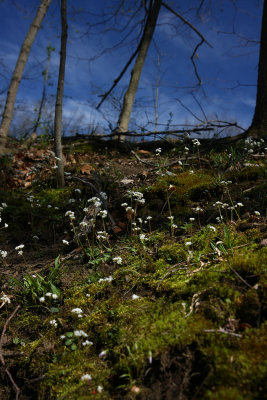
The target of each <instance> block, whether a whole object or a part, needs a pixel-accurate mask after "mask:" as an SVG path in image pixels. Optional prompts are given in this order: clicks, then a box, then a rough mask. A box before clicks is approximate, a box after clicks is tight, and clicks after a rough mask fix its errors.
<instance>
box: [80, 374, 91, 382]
mask: <svg viewBox="0 0 267 400" xmlns="http://www.w3.org/2000/svg"><path fill="white" fill-rule="evenodd" d="M91 379H92V377H91V375H90V374H84V375H83V376H81V381H90V380H91Z"/></svg>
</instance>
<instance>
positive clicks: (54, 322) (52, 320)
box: [49, 319, 57, 328]
mask: <svg viewBox="0 0 267 400" xmlns="http://www.w3.org/2000/svg"><path fill="white" fill-rule="evenodd" d="M49 324H50V325H52V326H54V327H55V328H56V327H57V321H56V320H55V319H51V321H49Z"/></svg>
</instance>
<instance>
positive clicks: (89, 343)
mask: <svg viewBox="0 0 267 400" xmlns="http://www.w3.org/2000/svg"><path fill="white" fill-rule="evenodd" d="M93 344H94V343H93V342H91V341H90V340H85V341H84V342H82V345H83V346H89V345H91V346H92V345H93Z"/></svg>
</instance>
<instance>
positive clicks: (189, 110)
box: [175, 99, 204, 123]
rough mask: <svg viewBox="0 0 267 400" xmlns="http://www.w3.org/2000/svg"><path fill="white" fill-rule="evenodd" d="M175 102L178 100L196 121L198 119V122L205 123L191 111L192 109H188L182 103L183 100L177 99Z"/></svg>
mask: <svg viewBox="0 0 267 400" xmlns="http://www.w3.org/2000/svg"><path fill="white" fill-rule="evenodd" d="M175 100H177V101H178V103H180V104H181V106H182V107H183V108H184V109H185V110H186V111H188V112H189V113H190V114H191V115H193V117H194V118H195V119H197V120H198V121H200V122H202V123H204V121H203V120H202V119H200V118H199V117H197V116H196V115H195V114H194V113H193V111H191V110H190V108H188V107H187V106H186V105H184V103H183V102H182V100H180V99H175Z"/></svg>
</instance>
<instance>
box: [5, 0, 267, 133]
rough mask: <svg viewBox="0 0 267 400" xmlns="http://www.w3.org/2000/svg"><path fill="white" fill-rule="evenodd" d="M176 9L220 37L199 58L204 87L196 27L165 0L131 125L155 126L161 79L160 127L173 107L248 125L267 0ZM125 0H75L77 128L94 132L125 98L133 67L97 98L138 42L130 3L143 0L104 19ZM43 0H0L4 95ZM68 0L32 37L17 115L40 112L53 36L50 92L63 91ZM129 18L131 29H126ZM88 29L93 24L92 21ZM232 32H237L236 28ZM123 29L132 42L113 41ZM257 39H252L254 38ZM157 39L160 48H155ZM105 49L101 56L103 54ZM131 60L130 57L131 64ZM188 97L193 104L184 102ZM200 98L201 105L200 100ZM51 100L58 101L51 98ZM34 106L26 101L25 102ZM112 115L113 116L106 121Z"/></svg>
mask: <svg viewBox="0 0 267 400" xmlns="http://www.w3.org/2000/svg"><path fill="white" fill-rule="evenodd" d="M166 2H167V3H168V4H169V5H170V6H171V7H172V8H173V9H174V10H176V11H177V12H178V13H180V14H182V15H183V16H184V17H185V18H186V19H187V20H188V21H190V22H191V23H192V24H193V25H194V26H195V27H196V28H197V29H198V30H199V31H200V32H201V33H202V34H203V35H204V37H205V39H206V40H207V41H208V42H209V43H210V44H211V45H212V48H211V47H209V46H207V45H206V44H203V45H202V46H201V47H200V48H199V50H198V52H197V53H198V58H195V62H196V65H197V68H198V73H199V75H200V77H201V80H202V85H201V87H200V88H199V89H198V90H197V89H196V88H194V87H195V85H196V83H197V79H196V76H195V74H194V70H193V67H192V63H191V60H190V56H191V54H192V51H193V49H194V47H195V46H196V44H197V43H198V41H199V38H198V36H197V35H196V34H195V33H194V32H193V31H192V30H190V28H189V27H187V26H185V25H184V24H183V23H182V22H181V21H180V20H179V19H177V17H175V16H174V15H172V14H171V13H170V12H169V11H168V10H167V9H165V8H164V7H162V9H161V12H160V16H159V20H158V26H157V28H156V31H155V35H154V43H153V44H152V45H151V47H150V49H149V53H148V57H147V60H146V63H145V67H144V70H143V73H142V77H141V81H140V85H139V89H138V93H137V96H136V106H135V109H134V111H133V114H132V120H131V127H132V128H133V129H136V130H140V127H142V126H144V127H145V128H146V129H151V130H152V129H154V128H155V107H154V106H155V94H156V88H157V82H158V110H157V113H158V123H159V125H158V129H161V128H163V129H164V127H166V124H167V121H168V120H169V119H170V113H172V122H171V123H172V124H173V125H175V124H177V125H183V124H196V123H199V121H198V120H196V119H194V117H193V116H192V114H191V113H190V112H188V111H187V110H186V109H185V107H186V108H188V109H190V110H191V111H192V112H193V113H194V114H195V115H196V116H197V117H198V118H200V119H204V115H203V112H202V111H201V108H202V110H203V111H204V113H205V115H206V117H207V119H215V118H219V119H221V120H227V121H237V122H238V124H239V125H241V126H243V127H244V128H246V127H248V126H249V124H250V122H251V119H252V117H253V111H254V106H255V99H256V82H257V64H258V52H259V44H258V43H257V42H258V41H259V39H260V27H261V13H262V5H263V0H236V1H234V0H213V1H208V0H206V2H204V5H205V7H204V8H203V9H202V10H201V13H200V15H199V16H197V14H196V12H195V10H194V7H195V6H196V5H197V4H199V1H198V0H189V1H187V2H184V1H182V0H168V1H166ZM118 3H119V0H114V1H111V0H98V1H97V2H95V1H85V0H84V1H82V0H76V1H74V0H69V1H68V6H69V18H68V19H69V21H68V22H69V41H68V48H67V68H66V83H65V91H64V94H65V99H64V120H65V122H66V124H67V125H68V126H69V127H70V128H71V129H75V130H79V131H81V132H87V130H88V126H89V125H90V124H91V125H96V124H98V125H99V126H100V128H99V129H100V130H101V129H106V130H108V126H110V125H111V126H112V127H115V125H116V121H117V118H118V115H119V109H118V107H119V104H120V100H121V98H122V95H123V93H124V91H125V89H126V87H127V83H128V81H129V76H130V70H131V68H129V70H128V72H127V74H126V75H125V77H124V78H123V79H122V80H121V82H120V84H119V86H118V87H117V88H116V90H115V91H114V93H113V100H111V99H109V100H108V101H106V102H105V103H103V105H102V107H101V109H100V110H101V112H98V111H96V109H95V106H96V105H97V103H98V102H99V100H100V97H99V95H100V94H103V93H105V91H106V90H108V89H109V87H110V86H111V84H112V82H113V80H114V79H115V78H116V77H117V76H118V75H119V73H120V71H121V69H122V68H123V66H124V64H125V63H126V61H127V60H128V58H129V56H130V54H131V53H132V52H133V50H134V47H135V45H136V43H137V37H138V34H140V25H139V24H138V21H139V20H140V18H141V14H139V15H137V16H136V17H135V19H133V20H132V22H130V23H129V22H128V18H129V15H131V14H130V13H131V12H133V11H134V10H135V9H136V4H139V2H137V1H134V0H127V1H126V2H125V4H126V9H125V11H124V14H120V15H118V16H117V19H116V25H115V27H116V30H114V29H111V28H112V27H113V28H114V25H112V24H113V23H114V18H113V19H111V20H110V21H109V23H107V24H106V25H104V24H102V25H95V24H96V23H97V22H100V21H102V18H103V16H102V14H103V12H105V13H106V14H108V13H112V12H113V13H114V9H115V6H116V5H117V4H118ZM36 5H38V1H37V0H20V1H18V0H16V1H13V0H12V1H11V0H6V1H2V2H1V3H0V33H1V35H0V93H1V95H0V100H1V103H2V104H3V101H4V99H5V93H6V92H4V90H5V89H6V88H7V87H8V82H9V79H10V77H11V73H12V71H13V68H14V66H15V63H16V59H17V55H18V52H19V49H20V46H21V43H22V41H23V39H24V37H25V35H26V33H27V30H28V28H29V24H30V22H31V21H32V19H33V16H34V14H35V12H36ZM59 10H60V2H59V0H54V1H52V4H51V6H50V9H49V12H48V14H47V16H46V17H45V19H44V21H43V24H42V29H41V30H40V31H39V33H38V36H37V39H36V41H35V43H34V45H33V48H32V52H31V55H30V58H29V61H28V64H27V66H26V68H25V73H24V79H23V80H22V82H21V85H20V88H19V91H18V95H17V102H16V106H17V107H19V108H20V109H21V112H19V111H17V112H16V114H15V115H16V119H15V121H16V125H17V126H19V125H21V120H22V119H23V118H25V115H26V114H27V116H28V118H29V119H31V118H32V116H33V119H34V108H35V107H36V104H38V101H39V100H40V98H41V92H42V75H41V72H42V70H43V69H44V67H45V60H46V46H47V45H48V44H49V43H51V44H52V46H54V47H55V49H56V50H55V52H54V53H53V55H52V59H51V66H50V79H49V86H48V95H49V98H50V104H53V96H54V95H55V93H56V86H57V70H58V63H59V49H60V37H59V34H60V13H59ZM125 24H126V25H127V27H126V30H124V31H122V32H119V30H120V28H122V27H123V26H124V25H125ZM86 30H88V33H87V34H85V31H86ZM233 32H234V33H235V34H233ZM122 36H127V41H128V44H126V45H125V46H122V45H121V46H118V47H117V48H115V49H113V47H114V45H115V44H116V43H118V42H119V41H120V40H121V39H122ZM246 39H249V40H246ZM112 49H113V50H112ZM156 49H157V51H156ZM101 53H103V55H102V56H100V54H101ZM131 66H132V65H131ZM181 102H182V103H183V104H184V106H185V107H183V106H182V105H181ZM199 104H200V105H201V108H200V106H199ZM50 108H51V106H50ZM25 110H26V111H25ZM108 123H110V125H108Z"/></svg>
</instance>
